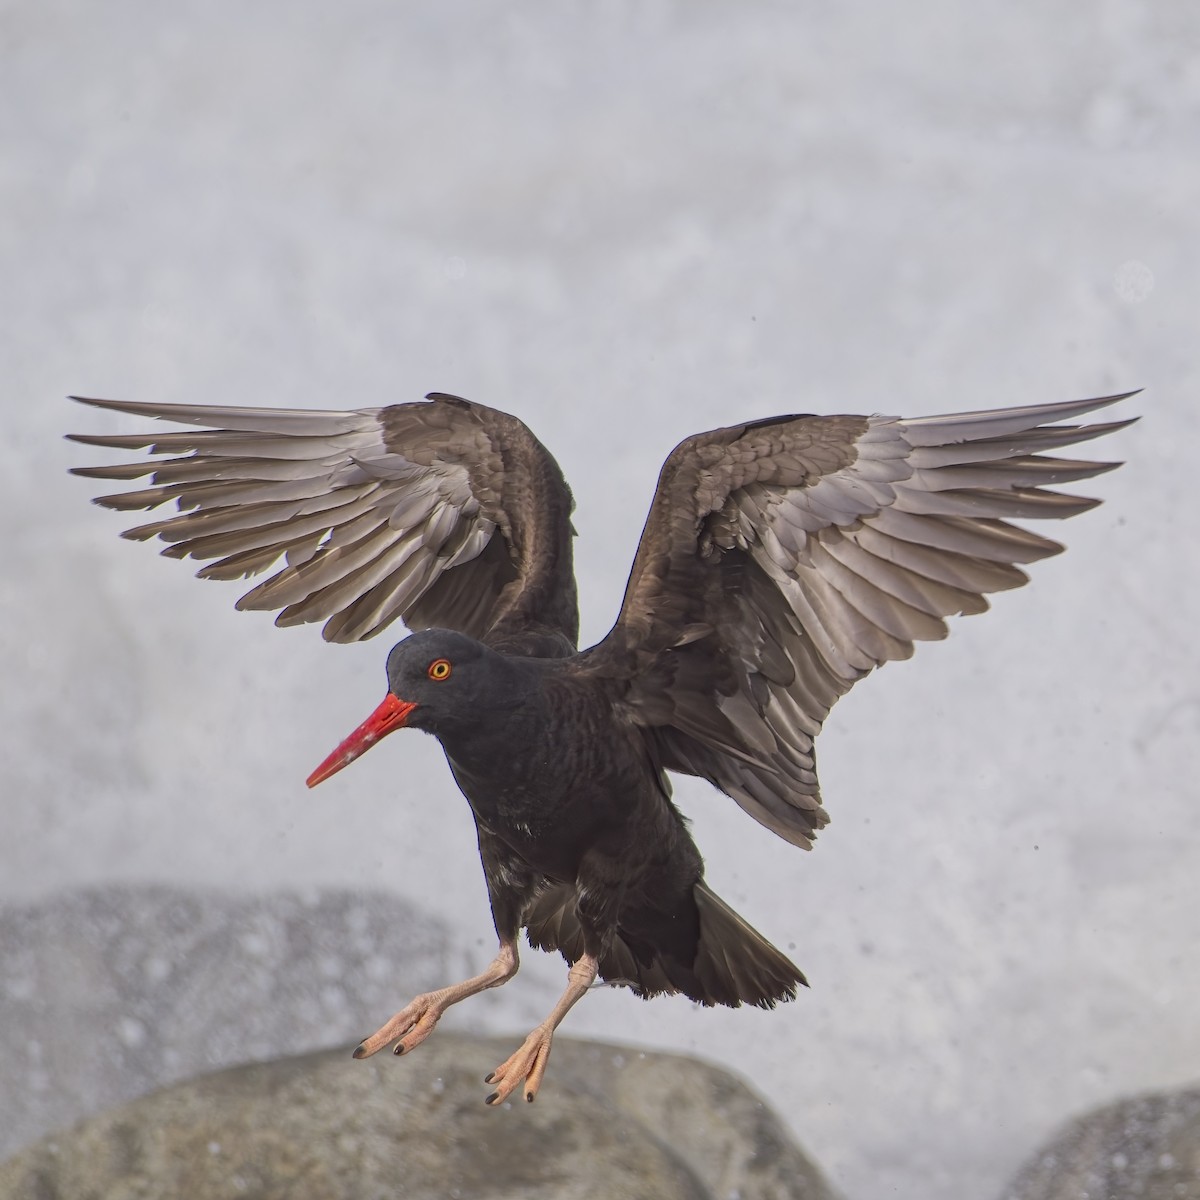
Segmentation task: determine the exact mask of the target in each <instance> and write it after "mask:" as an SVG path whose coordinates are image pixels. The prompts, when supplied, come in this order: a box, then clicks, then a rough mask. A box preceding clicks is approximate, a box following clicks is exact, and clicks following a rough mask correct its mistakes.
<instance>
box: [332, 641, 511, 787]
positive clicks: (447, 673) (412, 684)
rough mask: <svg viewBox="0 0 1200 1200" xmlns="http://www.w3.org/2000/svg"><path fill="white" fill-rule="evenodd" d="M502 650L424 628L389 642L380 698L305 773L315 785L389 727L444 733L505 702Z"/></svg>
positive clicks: (356, 754) (479, 717) (475, 719)
mask: <svg viewBox="0 0 1200 1200" xmlns="http://www.w3.org/2000/svg"><path fill="white" fill-rule="evenodd" d="M507 667H508V664H507V661H506V660H505V658H504V656H503V655H500V654H497V653H496V652H495V651H494V650H490V649H489V648H488V647H487V646H484V645H483V644H482V643H480V642H477V641H476V640H475V639H474V638H470V637H467V636H466V635H465V634H462V633H455V632H453V631H452V630H448V629H426V630H423V631H422V632H420V633H414V634H413V635H412V636H411V637H407V638H405V639H404V641H402V642H398V643H397V644H396V645H395V646H393V647H392V651H391V653H390V654H389V655H388V661H387V678H388V694H387V695H386V696H385V697H384V699H383V703H382V704H380V705H379V707H378V708H377V709H376V710H375V711H374V712H373V713H372V714H371V715H370V716H369V717H368V718H367V719H366V720H365V721H364V722H363V723H362V724H361V725H360V726H359V727H358V728H357V729H356V730H355V731H354V732H353V733H352V734H351V735H350V736H349V737H348V738H346V739H345V740H344V741H343V742H342V743H341V745H339V746H338V747H337V749H336V750H334V752H333V753H332V754H330V755H329V757H328V758H327V759H325V761H324V762H323V763H322V764H321V765H320V766H319V767H318V768H317V769H316V770H315V771H314V772H313V773H312V774H311V775H310V776H309V777H308V786H309V787H316V785H317V784H318V783H321V782H323V781H324V780H326V779H328V778H329V776H330V775H333V774H335V773H336V772H338V771H340V770H341V769H342V768H343V767H345V766H348V765H349V764H350V763H352V762H353V761H354V760H355V759H356V758H358V757H359V755H361V754H362V753H364V752H365V751H367V750H369V749H370V748H371V747H372V746H373V745H375V743H376V742H377V741H379V739H380V738H382V737H384V736H386V735H387V734H389V733H391V732H392V730H393V729H400V728H402V727H404V726H410V727H412V728H414V729H424V730H426V731H427V732H429V733H435V734H436V733H441V732H448V731H450V730H451V729H453V728H456V727H458V726H461V725H464V724H470V723H473V722H475V721H478V720H480V719H482V718H483V717H484V716H485V715H486V714H487V713H488V712H489V711H491V710H493V709H495V708H496V707H497V706H503V705H504V703H505V701H506V698H508V697H506V689H505V687H504V684H505V683H506V682H507V676H508V674H509V671H508V670H507V669H506V668H507Z"/></svg>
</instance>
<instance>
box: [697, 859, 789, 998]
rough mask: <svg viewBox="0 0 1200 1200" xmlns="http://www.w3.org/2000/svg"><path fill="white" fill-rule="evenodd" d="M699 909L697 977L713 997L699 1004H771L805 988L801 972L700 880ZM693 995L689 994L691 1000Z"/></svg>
mask: <svg viewBox="0 0 1200 1200" xmlns="http://www.w3.org/2000/svg"><path fill="white" fill-rule="evenodd" d="M694 895H695V897H696V908H697V909H698V910H699V913H700V944H699V946H698V947H697V951H696V964H695V972H696V978H697V979H698V980H699V982H700V985H701V987H702V989H703V991H704V992H705V994H706V995H708V996H710V997H711V999H709V1000H707V1001H705V1000H703V999H702V1000H701V1003H708V1004H727V1005H729V1006H730V1007H731V1008H736V1007H737V1006H738V1005H739V1004H756V1005H758V1007H759V1008H774V1007H775V1005H776V1004H778V1003H779V1002H780V1001H783V1000H794V999H795V998H796V987H797V985H799V986H802V987H808V980H807V979H805V978H804V973H803V972H802V971H801V970H800V968H799V967H797V966H796V964H795V963H793V962H792V961H791V959H789V958H788V957H787V956H786V955H784V954H782V953H781V952H780V951H779V950H776V949H775V947H774V946H772V945H771V943H770V942H768V941H767V939H766V938H765V937H763V935H762V934H761V933H759V932H758V930H757V929H755V928H754V927H753V926H752V925H751V924H750V923H749V922H748V921H746V920H744V919H743V918H742V917H740V916H738V914H737V913H735V912H734V911H733V909H732V908H730V907H729V905H728V904H726V903H725V901H724V900H722V899H721V897H720V896H718V895H717V894H716V892H714V891H713V890H712V889H711V888H710V887H709V886H708V884H706V883H705V882H704V880H703V879H701V880H700V881H699V882H698V883H697V884H696V888H695V892H694ZM695 998H696V997H693V999H695Z"/></svg>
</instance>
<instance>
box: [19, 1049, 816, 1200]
mask: <svg viewBox="0 0 1200 1200" xmlns="http://www.w3.org/2000/svg"><path fill="white" fill-rule="evenodd" d="M517 1044H518V1043H517V1042H516V1041H514V1040H513V1039H496V1038H476V1037H466V1036H461V1035H455V1034H452V1033H448V1032H446V1031H444V1030H443V1031H439V1032H438V1033H437V1034H436V1035H435V1036H434V1037H433V1038H432V1039H431V1040H430V1041H429V1042H427V1043H426V1044H425V1045H424V1046H422V1047H421V1048H420V1049H419V1050H418V1051H417V1052H416V1053H415V1054H413V1055H412V1056H411V1057H408V1058H405V1059H403V1060H397V1059H396V1058H395V1057H394V1056H392V1055H390V1054H384V1055H379V1056H377V1057H376V1058H373V1059H369V1060H367V1061H366V1062H355V1061H353V1060H352V1059H351V1058H350V1048H349V1047H348V1046H347V1047H346V1048H345V1050H342V1051H326V1052H322V1053H319V1054H310V1055H305V1056H302V1057H298V1058H287V1059H282V1060H280V1061H277V1062H271V1063H262V1064H257V1065H254V1066H245V1067H236V1068H234V1069H232V1070H227V1071H222V1072H220V1073H219V1074H215V1075H208V1076H204V1077H202V1078H199V1079H196V1080H192V1081H190V1082H188V1083H184V1084H179V1085H176V1086H175V1087H172V1088H169V1089H167V1090H164V1091H161V1092H158V1093H156V1094H154V1095H152V1096H146V1097H144V1098H142V1099H140V1100H135V1101H133V1102H132V1103H130V1104H126V1105H124V1106H123V1107H121V1108H118V1109H115V1110H113V1111H111V1112H107V1113H104V1114H102V1115H101V1116H98V1117H94V1118H92V1119H91V1120H89V1121H87V1122H85V1123H84V1124H82V1125H81V1126H79V1127H77V1128H75V1129H74V1130H72V1131H70V1132H68V1133H63V1134H59V1135H55V1136H52V1137H49V1138H46V1139H45V1140H43V1141H41V1142H39V1143H38V1144H36V1145H34V1146H31V1147H29V1149H27V1150H25V1151H24V1152H23V1153H21V1154H19V1155H17V1156H16V1157H15V1158H14V1159H12V1160H10V1161H9V1162H8V1163H6V1164H4V1165H3V1166H0V1198H2V1200H18V1198H19V1200H27V1198H29V1197H37V1200H69V1198H70V1200H73V1198H75V1197H81V1196H87V1197H89V1198H93V1197H94V1198H95V1200H117V1198H118V1197H119V1198H120V1200H128V1198H132V1197H146V1198H150V1197H177V1196H186V1197H188V1200H218V1198H220V1200H225V1198H227V1197H228V1198H229V1200H233V1198H234V1197H238V1198H244V1197H248V1196H249V1197H255V1198H256V1200H285V1198H286V1200H318V1198H319V1200H341V1198H343V1197H344V1198H345V1200H382V1198H384V1197H400V1196H403V1197H404V1200H425V1198H429V1200H434V1198H436V1200H448V1198H449V1200H454V1198H457V1197H463V1198H464V1200H466V1198H471V1200H474V1198H477V1197H496V1198H499V1197H513V1198H514V1200H516V1198H517V1197H520V1198H521V1200H539V1198H545V1200H550V1198H551V1197H553V1200H585V1198H592V1197H594V1198H595V1200H650V1198H654V1200H658V1198H661V1200H674V1198H676V1197H678V1200H706V1198H710V1197H711V1198H712V1200H733V1198H736V1200H799V1198H803V1200H834V1196H835V1193H833V1192H832V1191H831V1190H830V1188H829V1187H828V1185H827V1184H825V1183H824V1181H823V1180H822V1179H821V1176H820V1174H819V1173H818V1172H817V1170H816V1169H815V1168H814V1167H813V1166H812V1164H811V1163H809V1162H808V1160H807V1159H806V1158H805V1157H804V1155H803V1154H802V1153H801V1152H800V1151H799V1150H798V1149H797V1148H796V1147H795V1145H793V1143H792V1142H791V1141H790V1139H789V1137H788V1135H787V1133H786V1132H785V1131H784V1128H783V1126H782V1125H781V1123H780V1122H779V1120H778V1119H777V1118H776V1117H775V1115H774V1114H773V1113H772V1112H771V1111H770V1110H769V1109H768V1108H767V1107H766V1105H765V1104H764V1103H763V1102H762V1101H761V1100H760V1099H759V1098H758V1097H757V1096H755V1095H754V1093H753V1092H751V1091H750V1090H749V1089H748V1088H747V1087H746V1086H745V1085H744V1084H742V1083H740V1082H739V1081H738V1080H737V1079H735V1078H734V1077H733V1076H731V1075H729V1074H727V1073H725V1072H724V1071H721V1070H719V1069H718V1068H716V1067H711V1066H707V1065H705V1064H703V1063H699V1062H697V1061H695V1060H693V1059H688V1058H682V1057H677V1056H674V1055H665V1054H646V1053H641V1052H639V1051H637V1050H632V1049H625V1048H618V1047H614V1046H602V1045H598V1044H595V1043H589V1042H574V1041H571V1040H569V1039H559V1040H556V1041H555V1044H554V1053H553V1056H552V1058H551V1061H550V1070H549V1073H548V1074H547V1078H546V1083H545V1084H544V1085H543V1088H542V1091H541V1093H540V1095H539V1098H538V1101H537V1103H536V1104H533V1105H529V1104H525V1103H524V1102H523V1101H520V1100H518V1101H516V1102H513V1101H510V1102H509V1103H508V1104H507V1105H505V1106H504V1107H503V1108H502V1109H501V1110H500V1111H494V1110H492V1109H488V1108H486V1107H485V1106H484V1104H483V1099H484V1096H485V1095H486V1094H487V1093H488V1091H490V1090H491V1089H490V1088H487V1087H486V1086H485V1085H483V1084H482V1082H481V1081H482V1078H483V1076H484V1075H485V1074H487V1072H488V1071H490V1070H491V1069H492V1068H493V1067H494V1066H496V1065H497V1064H498V1063H499V1062H500V1061H502V1060H503V1059H504V1058H505V1057H507V1056H508V1054H509V1053H510V1052H511V1051H512V1050H513V1049H514V1048H515V1046H516V1045H517Z"/></svg>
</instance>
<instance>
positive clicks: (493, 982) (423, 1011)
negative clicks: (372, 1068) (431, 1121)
mask: <svg viewBox="0 0 1200 1200" xmlns="http://www.w3.org/2000/svg"><path fill="white" fill-rule="evenodd" d="M518 965H519V963H518V960H517V944H516V942H515V941H513V942H501V943H500V949H499V950H498V951H497V953H496V957H495V958H494V959H492V961H491V963H490V965H489V966H488V968H487V969H486V970H485V971H484V972H483V973H482V974H480V975H476V976H474V978H472V979H465V980H463V982H462V983H455V984H451V985H450V986H449V987H444V988H439V989H438V990H437V991H436V992H422V993H421V995H419V996H418V997H416V999H415V1000H413V1001H412V1003H411V1004H409V1005H407V1006H406V1007H405V1008H402V1009H401V1010H400V1011H399V1012H398V1013H397V1014H396V1015H395V1016H394V1017H393V1018H392V1019H391V1020H390V1021H389V1022H388V1023H387V1024H386V1025H384V1026H383V1027H382V1028H381V1029H379V1030H377V1031H376V1032H375V1033H373V1034H371V1036H370V1037H369V1038H365V1039H364V1040H363V1042H362V1044H361V1045H359V1046H358V1048H357V1049H356V1050H355V1051H354V1057H355V1058H369V1057H370V1056H371V1055H372V1054H378V1053H379V1051H380V1050H382V1049H383V1048H384V1047H385V1046H390V1045H391V1044H392V1042H396V1050H395V1053H396V1054H404V1053H406V1052H407V1051H409V1050H413V1049H415V1048H416V1047H417V1046H419V1045H420V1044H421V1043H422V1042H423V1041H424V1040H425V1039H426V1038H427V1037H428V1036H429V1035H430V1034H431V1033H432V1032H433V1030H434V1027H435V1026H436V1025H437V1023H438V1021H440V1020H441V1018H442V1013H444V1012H445V1011H446V1009H448V1008H449V1007H450V1005H452V1004H457V1003H458V1002H459V1001H460V1000H465V999H466V998H467V997H468V996H474V995H476V994H477V993H479V992H483V991H486V990H487V989H488V988H494V987H499V986H500V985H501V984H502V983H507V982H508V980H510V979H511V978H512V977H513V976H514V975H515V974H516V973H517V967H518ZM397 1039H399V1040H397Z"/></svg>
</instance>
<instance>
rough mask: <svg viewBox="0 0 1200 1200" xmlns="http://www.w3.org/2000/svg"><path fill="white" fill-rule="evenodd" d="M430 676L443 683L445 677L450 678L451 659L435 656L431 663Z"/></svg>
mask: <svg viewBox="0 0 1200 1200" xmlns="http://www.w3.org/2000/svg"><path fill="white" fill-rule="evenodd" d="M428 674H429V678H430V679H435V680H437V682H438V683H441V681H442V680H443V679H449V678H450V660H449V659H445V658H435V659H434V660H433V662H431V663H430V664H429V671H428Z"/></svg>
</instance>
